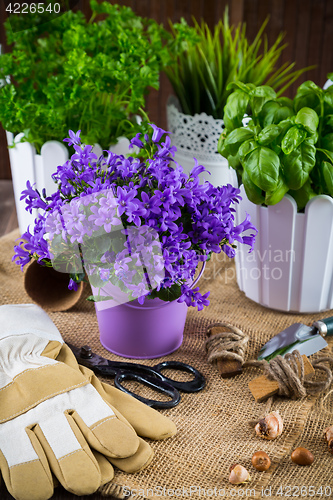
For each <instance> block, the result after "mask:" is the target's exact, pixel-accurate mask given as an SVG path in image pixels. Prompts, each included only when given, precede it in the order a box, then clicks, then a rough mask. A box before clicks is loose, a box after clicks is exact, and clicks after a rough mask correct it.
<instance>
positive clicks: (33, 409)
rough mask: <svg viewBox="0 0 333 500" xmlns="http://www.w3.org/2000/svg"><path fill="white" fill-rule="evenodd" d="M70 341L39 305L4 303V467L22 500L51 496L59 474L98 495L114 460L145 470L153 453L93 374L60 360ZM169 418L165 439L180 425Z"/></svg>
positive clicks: (0, 441) (0, 374) (0, 452)
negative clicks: (100, 389)
mask: <svg viewBox="0 0 333 500" xmlns="http://www.w3.org/2000/svg"><path fill="white" fill-rule="evenodd" d="M64 347H65V344H64V343H63V340H62V338H61V335H60V333H59V331H58V329H57V328H56V326H55V325H54V324H53V322H52V321H51V319H50V318H49V317H48V315H47V314H46V313H45V312H44V311H43V310H42V309H41V308H39V307H38V306H36V305H32V304H24V305H5V306H0V387H1V393H0V402H1V404H0V468H1V472H2V476H3V478H4V481H5V483H6V486H7V488H8V490H9V492H10V493H11V494H12V495H13V496H14V498H16V499H17V500H44V499H45V500H46V499H48V498H50V496H52V494H53V474H54V476H56V478H57V479H58V480H59V482H60V483H61V484H62V485H63V486H64V487H65V489H67V490H68V491H70V492H72V493H74V494H77V495H81V494H90V493H93V492H94V491H96V490H97V488H98V487H99V486H100V485H101V484H104V483H105V482H107V481H109V480H110V479H112V477H113V468H112V466H111V464H110V460H115V462H116V463H117V461H119V460H122V459H123V460H125V467H126V461H128V460H129V461H130V462H129V466H130V467H132V468H133V467H137V468H140V467H141V468H142V467H143V466H144V465H145V464H147V463H149V462H150V460H151V457H152V453H151V452H150V447H149V446H148V445H147V444H146V443H145V442H144V441H143V440H140V438H138V436H137V435H136V433H135V431H134V429H133V427H132V426H131V425H130V424H129V423H128V421H127V420H126V419H125V418H124V417H123V416H122V415H121V413H120V412H119V411H118V409H116V408H115V407H114V406H112V405H111V404H110V403H109V402H107V401H105V400H103V398H102V397H101V396H100V394H99V393H98V391H97V390H96V389H95V388H94V386H93V385H92V384H90V383H89V378H88V377H87V374H86V373H84V371H81V370H80V369H75V367H74V366H71V364H65V363H62V362H61V361H60V360H56V359H55V358H56V357H57V356H59V357H61V356H60V353H61V351H62V349H63V348H64ZM66 348H67V346H66ZM67 349H68V348H67ZM103 389H104V388H103ZM110 389H113V391H115V392H117V393H119V394H121V395H122V393H121V392H120V391H118V390H117V389H115V388H110ZM107 390H108V388H105V389H104V392H105V394H106V393H107ZM124 396H127V395H125V394H124ZM127 397H128V398H129V399H130V400H133V401H135V400H134V399H133V398H131V397H130V396H127ZM109 399H112V401H113V402H114V403H116V402H117V395H116V394H115V393H114V392H112V398H110V397H109ZM131 402H132V401H131ZM135 403H138V404H140V403H139V402H137V401H135ZM124 405H126V402H124V401H123V399H122V401H121V406H124ZM143 406H144V405H143ZM131 410H132V411H134V412H135V408H133V405H132V408H131ZM150 410H151V411H152V412H154V410H152V409H150ZM154 413H157V412H154ZM157 415H159V414H157ZM161 417H162V415H161ZM132 418H133V420H135V415H133V417H132ZM163 418H164V419H165V421H167V423H168V425H167V426H165V428H164V429H163V430H164V436H163V437H168V435H171V434H172V433H175V426H174V424H172V422H170V421H169V420H168V419H167V418H166V417H163ZM161 432H162V431H161ZM106 457H108V459H106ZM127 457H131V458H127ZM132 457H134V458H132Z"/></svg>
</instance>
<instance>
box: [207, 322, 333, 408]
mask: <svg viewBox="0 0 333 500" xmlns="http://www.w3.org/2000/svg"><path fill="white" fill-rule="evenodd" d="M216 327H221V328H227V330H228V331H222V332H218V333H216V334H214V335H211V330H212V328H216ZM206 333H207V335H208V339H207V340H206V344H205V346H206V351H207V353H208V361H209V362H210V363H213V362H214V361H216V360H218V359H222V360H223V359H235V360H237V361H240V362H241V364H242V366H243V367H244V368H246V367H250V366H255V367H257V368H261V369H263V370H264V374H265V375H266V377H267V378H268V379H270V380H275V381H276V382H277V383H278V384H279V392H278V394H279V396H286V397H288V398H291V399H300V398H304V397H306V396H308V395H315V394H318V393H322V392H324V391H326V390H327V389H328V388H329V387H330V385H331V383H332V380H333V373H332V370H331V368H330V367H329V366H326V365H325V364H324V363H329V364H333V358H332V357H327V356H325V357H322V356H321V357H319V358H318V359H317V360H315V361H313V362H312V366H313V368H314V369H315V370H316V369H317V370H319V371H322V372H324V373H325V374H326V377H325V379H324V380H306V379H305V373H304V362H303V358H302V356H301V354H300V353H299V351H297V350H294V351H293V352H292V353H287V354H285V356H284V357H282V356H280V355H278V356H276V357H275V358H273V359H271V360H270V361H269V362H268V361H267V360H265V359H264V360H260V361H259V360H250V361H247V362H246V363H245V362H244V357H245V352H246V346H247V343H248V340H249V337H248V335H246V334H245V333H244V332H242V331H241V330H240V329H239V328H237V327H235V326H233V325H231V324H230V323H222V322H221V323H213V324H212V325H210V327H209V328H208V329H207V332H206Z"/></svg>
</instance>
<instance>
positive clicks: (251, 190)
mask: <svg viewBox="0 0 333 500" xmlns="http://www.w3.org/2000/svg"><path fill="white" fill-rule="evenodd" d="M242 182H243V184H244V189H245V193H246V196H247V197H248V199H249V200H250V201H251V202H252V203H255V204H256V205H262V204H263V203H265V197H264V196H263V192H262V190H261V189H260V188H258V186H256V185H255V184H254V183H253V182H252V181H251V179H250V177H249V175H248V173H247V172H246V171H245V170H244V172H243V175H242Z"/></svg>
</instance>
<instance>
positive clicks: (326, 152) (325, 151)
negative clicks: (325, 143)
mask: <svg viewBox="0 0 333 500" xmlns="http://www.w3.org/2000/svg"><path fill="white" fill-rule="evenodd" d="M317 151H319V152H320V153H323V154H324V155H325V156H326V157H327V158H328V159H329V160H330V161H331V162H332V163H333V151H329V150H328V149H322V148H317Z"/></svg>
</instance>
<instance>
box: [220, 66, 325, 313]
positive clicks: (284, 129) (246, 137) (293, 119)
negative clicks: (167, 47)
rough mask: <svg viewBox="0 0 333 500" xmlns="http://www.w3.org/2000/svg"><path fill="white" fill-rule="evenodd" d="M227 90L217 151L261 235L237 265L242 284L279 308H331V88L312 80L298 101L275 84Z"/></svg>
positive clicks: (248, 292)
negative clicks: (281, 94) (234, 177)
mask: <svg viewBox="0 0 333 500" xmlns="http://www.w3.org/2000/svg"><path fill="white" fill-rule="evenodd" d="M329 77H332V75H329ZM229 88H230V89H234V92H233V93H232V94H231V95H230V97H229V98H228V100H227V104H226V106H225V110H224V122H225V130H224V131H223V133H222V134H221V136H220V139H219V143H218V150H219V152H220V153H221V155H223V156H224V157H226V158H227V159H228V162H229V164H230V165H231V166H232V167H233V168H234V169H235V170H236V172H237V175H238V178H239V181H240V183H241V184H242V186H241V190H242V194H243V200H242V202H241V203H240V205H239V208H238V209H237V211H238V217H240V216H241V214H242V213H243V212H244V211H246V212H247V213H249V214H250V215H251V220H252V221H253V223H254V224H255V225H256V227H257V228H258V230H259V233H258V239H257V243H256V248H255V251H254V252H253V256H251V258H250V259H249V258H247V257H246V256H245V255H244V254H243V255H241V257H240V259H239V261H238V269H237V276H238V283H239V286H240V288H241V289H242V290H243V291H244V292H245V293H246V295H247V296H248V297H250V298H251V299H253V300H255V301H257V302H259V303H261V304H263V305H266V306H269V307H273V308H276V309H281V310H286V311H289V310H290V311H297V312H319V311H321V310H327V309H332V308H333V86H330V87H328V88H326V89H325V90H324V89H321V88H320V87H318V86H317V85H316V84H315V83H314V82H312V81H307V82H305V83H303V84H302V85H300V86H299V87H298V89H297V92H296V95H295V97H294V99H293V100H292V99H288V98H285V97H278V96H277V94H276V92H275V91H274V90H273V89H272V88H271V87H269V86H255V85H252V84H243V83H239V82H238V83H233V84H230V87H229ZM244 115H247V120H246V123H245V121H244Z"/></svg>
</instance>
